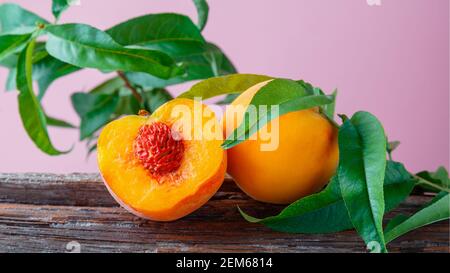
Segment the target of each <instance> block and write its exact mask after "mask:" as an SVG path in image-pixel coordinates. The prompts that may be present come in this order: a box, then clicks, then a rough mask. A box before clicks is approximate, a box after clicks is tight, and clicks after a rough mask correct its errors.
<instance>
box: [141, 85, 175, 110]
mask: <svg viewBox="0 0 450 273" xmlns="http://www.w3.org/2000/svg"><path fill="white" fill-rule="evenodd" d="M143 95H144V96H143V97H144V101H145V105H146V108H147V110H149V111H150V112H155V111H156V109H158V108H159V107H160V106H161V105H163V104H164V103H166V102H168V101H169V100H171V99H173V97H172V95H170V94H169V92H167V90H165V89H160V88H156V89H153V90H150V91H146V92H144V93H143ZM134 114H136V112H135V113H134Z"/></svg>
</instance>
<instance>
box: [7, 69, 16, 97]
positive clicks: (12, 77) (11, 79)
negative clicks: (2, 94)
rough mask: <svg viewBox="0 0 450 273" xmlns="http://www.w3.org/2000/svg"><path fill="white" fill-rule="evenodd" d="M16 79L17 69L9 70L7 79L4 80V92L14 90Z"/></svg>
mask: <svg viewBox="0 0 450 273" xmlns="http://www.w3.org/2000/svg"><path fill="white" fill-rule="evenodd" d="M16 77H17V69H16V68H11V69H10V70H9V73H8V78H6V84H5V89H6V91H12V90H16V89H17V88H16Z"/></svg>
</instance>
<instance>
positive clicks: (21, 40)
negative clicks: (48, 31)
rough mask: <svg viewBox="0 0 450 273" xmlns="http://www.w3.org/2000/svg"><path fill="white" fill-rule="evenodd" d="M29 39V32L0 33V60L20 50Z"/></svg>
mask: <svg viewBox="0 0 450 273" xmlns="http://www.w3.org/2000/svg"><path fill="white" fill-rule="evenodd" d="M30 39H31V34H9V35H0V61H2V60H4V59H6V58H7V57H9V56H11V54H14V53H16V52H19V51H21V50H22V49H23V48H24V47H25V46H26V45H27V43H28V42H29V41H30Z"/></svg>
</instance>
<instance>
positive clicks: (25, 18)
mask: <svg viewBox="0 0 450 273" xmlns="http://www.w3.org/2000/svg"><path fill="white" fill-rule="evenodd" d="M38 23H43V24H48V22H47V21H46V20H44V19H42V18H41V17H39V16H37V15H36V14H34V13H32V12H30V11H28V10H25V9H23V8H22V7H20V6H19V5H16V4H12V3H5V4H1V5H0V33H12V32H15V33H20V32H23V29H26V32H29V31H30V30H31V29H34V28H35V27H36V24H38ZM22 34H23V33H22Z"/></svg>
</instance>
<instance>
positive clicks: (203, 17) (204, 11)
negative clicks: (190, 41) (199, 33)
mask: <svg viewBox="0 0 450 273" xmlns="http://www.w3.org/2000/svg"><path fill="white" fill-rule="evenodd" d="M193 1H194V4H195V7H196V8H197V14H198V22H197V26H198V28H199V29H200V30H203V29H204V28H205V25H206V22H208V14H209V6H208V3H207V2H206V0H193Z"/></svg>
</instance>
